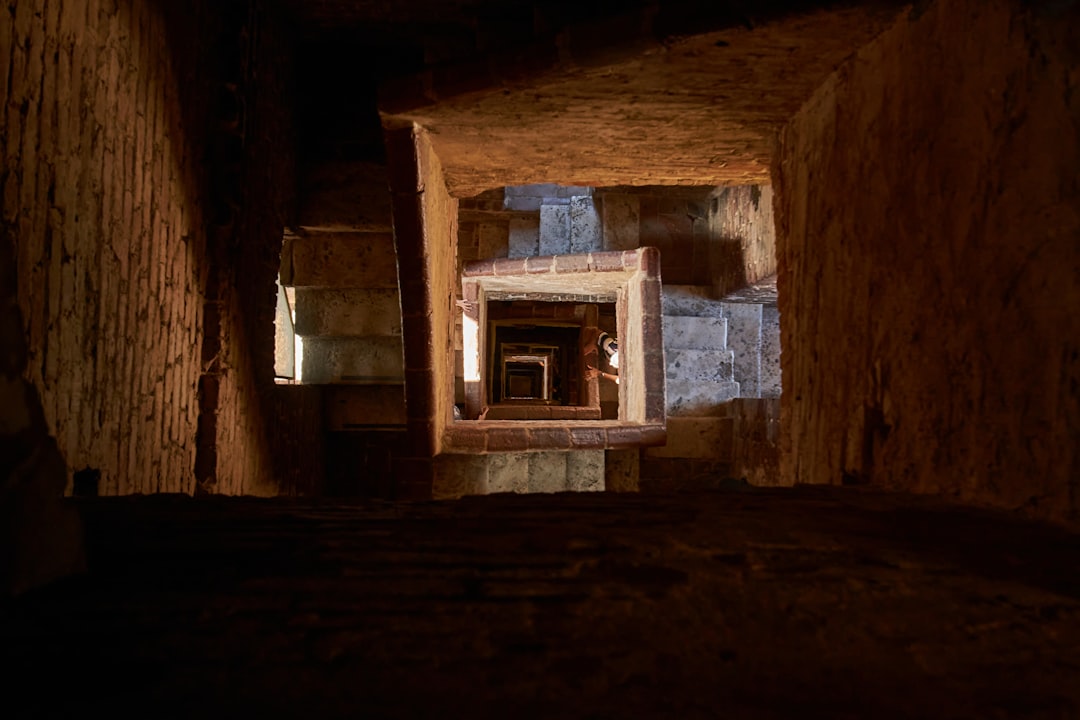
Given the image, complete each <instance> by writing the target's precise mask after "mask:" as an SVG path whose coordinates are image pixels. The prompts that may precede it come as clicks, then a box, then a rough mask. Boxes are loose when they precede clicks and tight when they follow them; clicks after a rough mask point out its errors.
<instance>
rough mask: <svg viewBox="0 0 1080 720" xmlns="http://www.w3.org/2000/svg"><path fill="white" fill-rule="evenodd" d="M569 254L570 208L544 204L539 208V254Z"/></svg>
mask: <svg viewBox="0 0 1080 720" xmlns="http://www.w3.org/2000/svg"><path fill="white" fill-rule="evenodd" d="M569 252H570V207H569V206H568V205H548V204H544V205H543V206H542V207H541V208H540V254H541V255H565V254H567V253H569Z"/></svg>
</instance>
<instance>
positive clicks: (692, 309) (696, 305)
mask: <svg viewBox="0 0 1080 720" xmlns="http://www.w3.org/2000/svg"><path fill="white" fill-rule="evenodd" d="M710 292H711V288H710V286H708V285H666V284H665V285H664V288H663V297H662V301H663V308H664V315H677V316H681V317H688V316H693V317H723V315H724V305H723V303H721V302H720V301H719V300H713V299H712V298H710V297H709V293H710Z"/></svg>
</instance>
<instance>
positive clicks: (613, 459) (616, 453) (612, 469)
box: [604, 448, 641, 492]
mask: <svg viewBox="0 0 1080 720" xmlns="http://www.w3.org/2000/svg"><path fill="white" fill-rule="evenodd" d="M640 456H641V451H640V450H638V449H637V448H634V449H633V450H605V451H604V490H606V491H607V492H637V491H638V480H639V477H640Z"/></svg>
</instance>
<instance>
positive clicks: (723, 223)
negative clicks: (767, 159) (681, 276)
mask: <svg viewBox="0 0 1080 720" xmlns="http://www.w3.org/2000/svg"><path fill="white" fill-rule="evenodd" d="M708 225H709V232H708V238H709V245H708V248H709V251H708V255H707V257H706V259H705V262H707V264H708V274H709V280H708V283H707V284H711V285H712V286H713V291H714V293H715V294H716V297H724V296H725V295H727V294H728V293H731V292H734V291H736V290H740V289H742V288H744V287H746V285H747V284H750V283H756V282H757V281H759V280H761V279H762V278H766V277H768V276H770V275H774V274H775V273H776V224H775V222H774V221H773V191H772V187H771V186H769V185H739V186H736V187H723V188H717V189H716V190H714V191H713V192H712V194H711V195H710V197H709V209H708Z"/></svg>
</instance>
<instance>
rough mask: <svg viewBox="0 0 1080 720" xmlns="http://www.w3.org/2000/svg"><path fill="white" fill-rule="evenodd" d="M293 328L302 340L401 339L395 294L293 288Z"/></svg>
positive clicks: (397, 303)
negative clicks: (383, 336) (328, 338)
mask: <svg viewBox="0 0 1080 720" xmlns="http://www.w3.org/2000/svg"><path fill="white" fill-rule="evenodd" d="M295 328H296V334H297V335H300V336H302V337H308V336H312V335H318V336H323V337H362V336H368V335H401V303H400V300H399V298H398V291H397V290H396V289H394V290H382V289H378V290H369V289H356V288H351V289H347V290H336V289H329V288H297V290H296V326H295Z"/></svg>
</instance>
